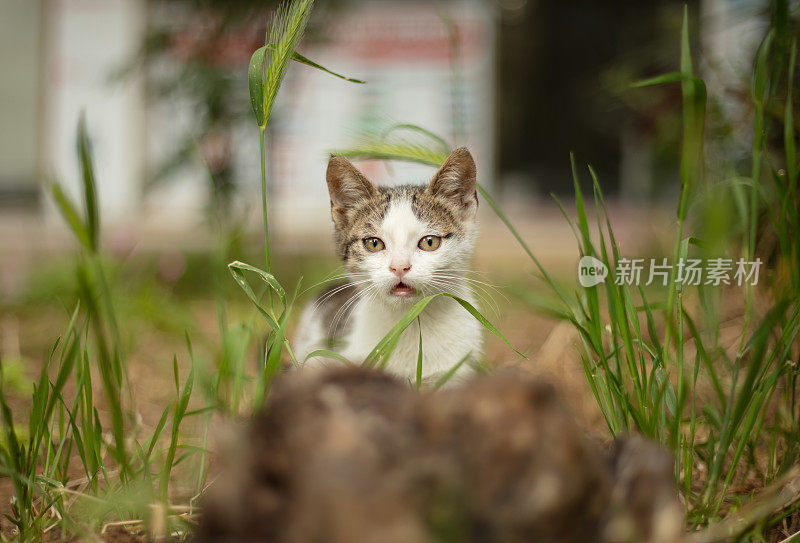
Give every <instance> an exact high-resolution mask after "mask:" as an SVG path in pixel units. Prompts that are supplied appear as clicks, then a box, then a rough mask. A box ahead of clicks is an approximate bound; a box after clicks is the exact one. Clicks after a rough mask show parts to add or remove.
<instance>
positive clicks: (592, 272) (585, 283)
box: [578, 255, 608, 287]
mask: <svg viewBox="0 0 800 543" xmlns="http://www.w3.org/2000/svg"><path fill="white" fill-rule="evenodd" d="M606 277H608V268H607V267H606V265H605V264H603V262H602V261H601V260H598V259H596V258H595V257H593V256H588V255H587V256H584V257H582V258H581V259H580V260H579V261H578V282H580V284H581V286H582V287H593V286H595V285H597V284H599V283H602V282H604V281H605V280H606Z"/></svg>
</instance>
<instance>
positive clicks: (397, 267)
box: [389, 262, 411, 279]
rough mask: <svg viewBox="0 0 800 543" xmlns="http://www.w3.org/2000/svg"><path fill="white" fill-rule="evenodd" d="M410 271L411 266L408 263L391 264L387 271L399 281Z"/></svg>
mask: <svg viewBox="0 0 800 543" xmlns="http://www.w3.org/2000/svg"><path fill="white" fill-rule="evenodd" d="M410 269H411V264H410V263H409V262H399V263H397V262H392V263H391V264H389V271H391V272H392V273H393V274H395V275H396V276H397V277H400V278H401V279H402V278H403V276H404V275H405V274H407V273H408V270H410Z"/></svg>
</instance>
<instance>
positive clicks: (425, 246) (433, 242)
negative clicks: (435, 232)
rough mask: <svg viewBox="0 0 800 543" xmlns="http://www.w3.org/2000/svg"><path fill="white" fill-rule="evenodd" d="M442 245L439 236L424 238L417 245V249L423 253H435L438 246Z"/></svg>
mask: <svg viewBox="0 0 800 543" xmlns="http://www.w3.org/2000/svg"><path fill="white" fill-rule="evenodd" d="M441 244H442V238H441V237H440V236H425V237H424V238H422V239H421V240H419V243H418V244H417V247H419V248H420V249H422V250H423V251H435V250H436V249H438V248H439V245H441Z"/></svg>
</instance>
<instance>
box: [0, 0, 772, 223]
mask: <svg viewBox="0 0 800 543" xmlns="http://www.w3.org/2000/svg"><path fill="white" fill-rule="evenodd" d="M275 4H276V2H274V1H272V0H265V1H259V2H254V1H245V0H232V1H223V0H4V1H3V3H2V5H1V6H0V73H2V84H1V85H0V98H1V99H0V127H2V129H1V130H0V213H2V214H4V215H6V217H7V218H8V217H10V216H12V215H14V216H16V215H19V214H20V213H24V214H25V215H26V216H31V215H35V216H44V217H54V216H55V213H54V211H53V209H52V208H51V206H49V205H48V204H47V199H46V197H44V195H45V194H46V190H45V187H46V184H47V182H48V180H49V179H51V178H52V177H54V176H55V177H58V178H59V179H60V180H62V182H64V183H65V185H66V186H67V187H68V188H71V189H72V190H73V191H74V193H77V187H78V164H77V159H76V155H75V143H74V140H75V128H76V124H77V120H78V118H79V115H80V112H81V111H85V114H86V117H87V121H88V127H89V131H90V135H91V139H92V144H93V152H94V157H95V161H96V164H97V177H98V182H99V186H100V194H101V202H102V212H103V217H104V221H105V223H106V224H111V225H113V224H143V223H147V224H149V223H152V224H157V225H161V226H159V228H162V230H163V227H164V225H172V226H174V227H175V228H176V229H181V228H183V229H186V228H189V229H191V228H193V227H194V225H196V224H197V222H198V221H200V220H201V217H204V216H205V217H208V216H212V217H216V218H217V219H220V218H221V220H224V221H229V222H230V221H234V222H235V221H237V220H240V219H242V218H243V217H248V216H251V215H252V214H253V213H258V212H259V209H258V204H257V202H258V198H257V194H258V190H259V189H258V187H259V165H258V140H257V129H256V126H255V123H254V122H253V118H252V113H251V111H250V103H249V97H248V91H247V81H246V77H247V74H246V71H247V62H248V60H249V57H250V54H251V53H252V51H253V50H254V49H256V48H257V47H259V46H260V45H261V44H262V43H263V36H264V32H265V25H266V20H267V14H268V13H269V10H270V9H271V8H273V7H274V6H275ZM687 4H688V7H689V10H690V14H691V17H692V18H691V20H692V22H693V24H695V25H701V26H702V27H703V28H704V31H703V32H702V36H703V40H704V41H703V43H695V44H694V45H695V46H696V47H697V48H699V49H700V50H701V52H700V54H699V55H698V56H697V58H698V59H699V62H700V65H699V66H698V67H697V69H698V70H700V71H701V72H702V73H703V77H705V78H706V80H707V81H708V82H709V85H710V92H709V94H712V93H713V94H714V95H715V96H722V97H723V99H721V100H719V102H718V103H715V106H714V107H719V108H720V109H722V110H727V111H728V115H729V116H730V117H731V118H733V117H735V116H737V115H747V114H748V112H747V111H742V110H741V108H739V107H738V104H739V101H737V99H736V93H737V92H746V89H747V87H746V84H745V83H743V82H744V81H746V79H747V77H748V76H749V70H750V66H751V60H752V57H753V53H754V50H755V47H756V46H757V44H758V42H759V40H760V39H761V38H762V37H763V32H764V30H763V28H764V21H765V20H766V17H767V12H766V10H767V4H766V3H762V2H758V1H749V0H703V1H702V2H699V1H690V2H688V3H687ZM682 10H683V3H679V2H674V1H671V0H652V1H639V2H635V1H623V0H604V1H597V0H574V1H571V2H558V1H555V0H440V1H437V2H423V1H419V2H417V1H404V2H397V1H389V0H329V1H325V2H323V1H319V2H317V6H316V8H315V13H314V18H313V20H312V22H311V27H310V30H309V32H308V34H307V37H306V39H305V40H304V42H303V44H302V46H301V52H302V53H303V54H305V55H306V56H308V57H310V58H312V59H313V60H316V61H318V62H320V63H321V64H322V65H324V66H326V67H328V68H330V69H332V70H334V71H337V72H340V73H343V74H346V75H347V76H350V77H355V78H359V79H363V80H365V81H367V83H366V84H364V85H358V84H354V83H349V82H346V81H343V80H341V79H336V78H333V77H331V76H329V75H327V74H324V73H322V72H320V71H317V70H313V69H310V68H308V67H305V66H301V65H294V66H292V67H291V69H290V71H289V75H288V77H287V79H286V81H285V84H284V87H283V89H282V91H281V93H280V95H279V102H278V104H277V108H276V112H275V114H274V117H273V119H272V121H271V125H270V130H269V138H270V144H269V152H268V164H269V172H270V180H269V182H270V186H271V190H272V207H273V208H274V210H275V212H276V215H275V217H276V218H275V220H276V221H278V222H279V223H280V224H284V225H287V226H291V227H292V228H296V229H298V230H303V229H306V230H312V231H313V230H314V229H316V228H319V226H320V225H321V224H326V225H327V211H326V208H327V205H328V203H327V193H326V188H325V184H324V168H325V164H326V161H327V156H328V153H329V152H330V151H331V150H333V149H339V148H343V147H347V146H348V145H350V144H351V143H352V142H354V141H357V140H358V138H359V137H360V135H361V134H363V133H365V132H370V133H375V132H380V131H383V130H385V129H386V128H387V127H389V126H391V125H392V124H393V123H414V124H418V125H420V126H422V127H424V128H427V129H429V130H432V131H433V132H436V133H437V134H440V135H442V136H443V137H444V138H446V139H447V140H448V142H449V143H451V144H454V145H456V144H457V145H461V144H465V145H469V146H470V148H471V149H472V150H473V151H474V154H475V155H476V158H477V161H478V164H479V170H480V175H481V181H482V182H483V183H484V184H485V185H486V186H489V187H491V188H492V190H493V191H495V193H496V194H498V195H499V196H500V198H501V199H505V200H506V201H509V202H511V204H510V205H511V207H512V208H514V206H515V205H516V206H517V208H519V209H524V207H525V205H527V204H526V202H529V201H535V199H536V197H537V196H539V195H546V194H548V193H550V192H556V193H567V194H569V193H571V178H570V175H569V153H570V152H575V153H576V155H577V157H578V160H579V161H581V162H588V163H591V164H592V165H593V166H594V167H595V168H596V170H597V171H598V173H599V175H600V178H601V180H602V182H603V186H604V188H605V190H606V191H607V192H608V193H609V194H612V195H617V196H619V197H620V198H621V199H622V200H623V201H640V200H647V201H658V199H659V198H668V197H671V196H673V195H674V193H675V192H676V191H677V188H678V186H677V183H676V182H675V178H676V168H677V160H676V158H677V154H678V152H679V146H678V145H677V143H678V142H679V141H680V114H679V112H680V89H679V87H678V86H676V85H672V86H664V87H659V88H655V89H647V90H635V91H634V90H631V88H630V85H631V83H632V82H634V81H636V80H639V79H642V78H645V77H648V76H652V75H657V74H661V73H664V72H668V71H670V70H674V69H676V68H677V62H678V47H679V41H678V38H679V29H680V21H681V16H682ZM699 30H700V29H698V28H696V27H695V28H693V36H699V35H701V33H700V32H699ZM711 129H712V130H714V129H719V130H722V131H724V127H716V128H715V127H711ZM746 143H747V142H746V136H744V137H743V145H746ZM362 167H363V168H364V170H365V171H366V172H367V173H368V174H369V175H371V176H372V177H373V178H374V179H376V180H377V181H378V182H381V183H393V182H398V181H402V182H408V181H413V180H419V181H422V180H424V179H426V178H427V177H428V176H429V175H430V173H431V170H430V169H427V168H423V167H418V166H412V165H407V164H391V165H386V164H383V163H378V162H375V163H364V164H362ZM209 212H210V215H209ZM292 225H293V226H292ZM326 239H327V238H326Z"/></svg>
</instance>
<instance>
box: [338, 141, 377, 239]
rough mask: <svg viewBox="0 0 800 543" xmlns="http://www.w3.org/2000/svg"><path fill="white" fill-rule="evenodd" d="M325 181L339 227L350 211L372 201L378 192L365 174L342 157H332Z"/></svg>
mask: <svg viewBox="0 0 800 543" xmlns="http://www.w3.org/2000/svg"><path fill="white" fill-rule="evenodd" d="M325 179H326V180H327V182H328V193H330V195H331V215H333V220H334V222H335V223H336V224H337V225H339V223H340V221H342V220H344V219H345V218H346V214H347V210H348V209H352V208H353V207H354V206H355V205H356V204H358V203H359V202H362V201H364V200H369V199H371V198H372V197H373V196H375V195H376V194H377V192H378V191H377V189H376V188H375V186H374V185H373V184H372V183H370V181H369V179H367V178H366V177H365V176H364V174H363V173H361V172H360V171H358V169H357V168H356V167H355V166H353V165H352V164H350V161H348V160H347V159H346V158H343V157H340V156H332V157H331V159H330V161H329V162H328V171H327V172H326V173H325Z"/></svg>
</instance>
